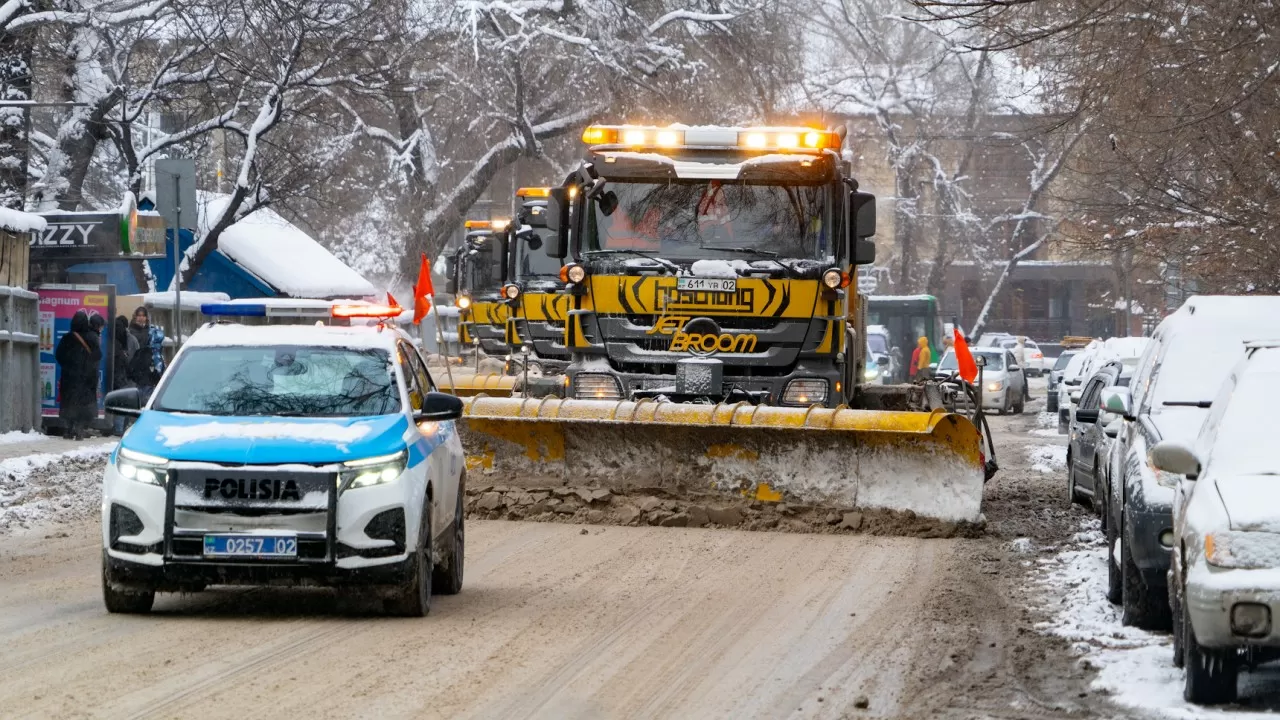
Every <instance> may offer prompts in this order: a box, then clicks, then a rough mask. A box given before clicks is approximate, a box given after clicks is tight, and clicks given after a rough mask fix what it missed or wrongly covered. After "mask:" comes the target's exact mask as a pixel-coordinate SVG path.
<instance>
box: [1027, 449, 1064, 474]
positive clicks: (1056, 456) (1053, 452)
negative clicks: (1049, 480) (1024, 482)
mask: <svg viewBox="0 0 1280 720" xmlns="http://www.w3.org/2000/svg"><path fill="white" fill-rule="evenodd" d="M1027 455H1028V456H1029V460H1030V461H1031V469H1032V470H1037V471H1039V472H1042V473H1044V474H1046V475H1052V474H1054V473H1060V472H1062V471H1064V470H1066V469H1067V447H1066V446H1065V445H1038V446H1036V447H1033V448H1031V449H1030V450H1028V451H1027Z"/></svg>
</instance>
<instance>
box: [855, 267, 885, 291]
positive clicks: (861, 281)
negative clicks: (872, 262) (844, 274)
mask: <svg viewBox="0 0 1280 720" xmlns="http://www.w3.org/2000/svg"><path fill="white" fill-rule="evenodd" d="M879 286H880V283H879V282H877V281H876V276H875V275H873V274H872V273H871V266H869V265H861V266H859V267H858V294H860V295H873V294H875V291H876V288H877V287H879Z"/></svg>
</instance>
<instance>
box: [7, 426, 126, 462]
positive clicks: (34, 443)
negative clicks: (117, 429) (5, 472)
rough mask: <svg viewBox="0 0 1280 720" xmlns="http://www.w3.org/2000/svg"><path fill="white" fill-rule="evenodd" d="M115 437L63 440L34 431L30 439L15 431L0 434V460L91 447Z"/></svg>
mask: <svg viewBox="0 0 1280 720" xmlns="http://www.w3.org/2000/svg"><path fill="white" fill-rule="evenodd" d="M116 439H117V438H114V437H93V438H89V439H88V440H80V441H76V440H65V439H63V438H61V437H58V436H56V435H40V434H36V433H31V434H30V439H28V438H27V437H26V436H23V437H21V439H17V435H16V433H5V434H0V461H3V460H8V459H10V458H16V457H25V456H27V455H37V454H40V453H51V454H57V455H60V454H62V453H65V452H69V451H71V450H79V449H82V448H91V447H96V446H99V445H104V444H106V443H111V442H115V441H116Z"/></svg>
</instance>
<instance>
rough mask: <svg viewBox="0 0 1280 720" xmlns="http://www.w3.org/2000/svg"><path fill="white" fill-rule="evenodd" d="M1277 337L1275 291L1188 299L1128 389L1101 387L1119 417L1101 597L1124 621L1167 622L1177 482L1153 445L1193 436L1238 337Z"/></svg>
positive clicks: (1240, 344) (1279, 316)
mask: <svg viewBox="0 0 1280 720" xmlns="http://www.w3.org/2000/svg"><path fill="white" fill-rule="evenodd" d="M1275 337H1280V297H1276V296H1260V295H1252V296H1234V297H1233V296H1195V297H1192V298H1190V299H1189V300H1187V301H1186V303H1184V304H1183V305H1182V307H1180V308H1178V309H1177V310H1176V311H1174V312H1173V313H1171V314H1170V315H1169V316H1168V317H1166V318H1165V319H1164V320H1162V321H1161V322H1160V325H1159V326H1158V327H1157V328H1156V330H1155V333H1154V334H1153V336H1152V338H1151V341H1150V344H1149V345H1148V346H1147V349H1146V352H1145V353H1144V354H1143V355H1142V358H1141V359H1140V360H1139V361H1138V365H1137V370H1136V371H1135V372H1134V375H1133V379H1132V381H1130V386H1129V387H1128V388H1122V387H1114V388H1110V389H1108V390H1106V391H1105V392H1104V395H1103V400H1102V406H1103V408H1104V409H1106V410H1108V411H1110V412H1114V413H1116V414H1118V415H1121V416H1123V418H1124V423H1123V428H1122V429H1121V431H1120V433H1119V435H1118V436H1117V437H1116V440H1115V443H1116V445H1115V448H1113V450H1112V452H1111V468H1110V477H1111V483H1110V488H1109V493H1110V494H1109V496H1108V498H1107V501H1106V506H1107V512H1108V513H1109V515H1108V517H1107V519H1106V521H1105V523H1104V525H1105V526H1106V532H1107V544H1108V546H1109V547H1110V548H1111V552H1109V553H1107V557H1108V566H1109V570H1108V595H1109V596H1110V597H1113V598H1115V597H1118V598H1120V601H1121V606H1122V608H1123V616H1122V620H1123V622H1124V624H1126V625H1135V626H1137V627H1140V628H1144V629H1156V630H1160V629H1166V628H1168V627H1169V626H1170V623H1171V618H1170V613H1169V609H1170V608H1169V602H1168V592H1167V589H1168V578H1167V575H1166V574H1167V573H1168V570H1169V551H1170V549H1171V548H1173V547H1174V546H1175V544H1176V543H1175V537H1174V532H1173V515H1172V513H1173V502H1174V493H1175V492H1176V489H1177V486H1178V479H1177V477H1176V476H1174V475H1171V474H1169V473H1167V472H1163V471H1161V470H1159V469H1157V468H1156V467H1155V466H1154V465H1153V464H1152V462H1151V457H1150V451H1151V449H1152V448H1154V447H1155V446H1156V445H1157V444H1158V443H1160V442H1163V441H1166V440H1171V441H1180V442H1190V441H1191V440H1192V439H1193V438H1195V437H1196V436H1197V434H1198V433H1199V432H1200V426H1201V425H1202V424H1203V423H1204V421H1205V417H1206V415H1207V414H1208V408H1209V403H1210V401H1212V400H1213V398H1214V397H1215V396H1216V395H1217V394H1218V390H1219V389H1220V388H1221V387H1222V383H1223V381H1224V380H1225V379H1226V377H1227V375H1228V374H1230V372H1231V370H1232V368H1233V367H1235V365H1236V363H1237V362H1238V361H1239V360H1240V358H1242V357H1243V356H1244V352H1245V349H1244V348H1245V346H1244V343H1245V342H1246V341H1248V340H1250V339H1258V338H1275Z"/></svg>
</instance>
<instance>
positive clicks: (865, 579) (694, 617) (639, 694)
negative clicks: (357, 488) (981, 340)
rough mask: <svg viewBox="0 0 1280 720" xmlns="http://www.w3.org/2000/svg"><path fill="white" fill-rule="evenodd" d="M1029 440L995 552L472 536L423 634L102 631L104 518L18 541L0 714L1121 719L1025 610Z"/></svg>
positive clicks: (272, 600) (221, 592)
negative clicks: (460, 581) (450, 588)
mask: <svg viewBox="0 0 1280 720" xmlns="http://www.w3.org/2000/svg"><path fill="white" fill-rule="evenodd" d="M1034 422H1035V419H1034V417H1033V416H1030V415H1027V416H1022V417H1014V418H997V419H994V424H995V426H996V427H997V432H999V433H1000V436H1001V439H1007V440H1008V441H1009V442H1010V443H1013V444H1011V445H1006V447H1007V448H1008V449H1007V450H1006V451H1005V452H1004V454H1003V455H1002V456H1001V462H1002V464H1003V465H1004V468H1003V470H1002V472H1001V476H1000V477H999V478H998V479H997V480H996V481H994V482H993V483H992V486H991V487H992V490H993V492H992V498H993V501H992V502H991V503H990V505H989V508H988V513H989V515H990V516H991V518H992V528H991V530H992V532H991V534H990V535H989V536H988V537H983V538H980V539H973V540H966V539H946V540H942V539H921V538H902V537H894V538H887V537H872V536H866V535H803V534H789V533H773V532H740V531H730V530H709V529H692V528H656V527H616V526H610V527H597V526H578V525H566V524H540V523H523V522H502V521H489V522H486V521H472V522H471V523H470V524H469V526H468V544H467V578H466V586H465V588H464V589H463V592H462V593H461V594H460V595H458V596H456V597H437V598H436V600H435V606H434V607H433V610H432V613H431V615H430V616H429V617H427V618H425V619H421V620H407V619H391V618H386V617H383V616H381V614H380V605H378V604H377V603H373V602H370V601H367V600H365V599H362V598H359V597H352V596H344V595H341V594H338V593H335V592H332V591H327V590H290V589H253V590H248V589H225V588H224V589H214V590H211V591H209V592H207V593H202V594H199V595H186V596H178V595H162V596H160V598H159V599H158V600H157V604H156V609H155V612H154V613H153V614H152V615H150V616H138V617H133V616H120V615H108V614H107V613H106V612H105V610H104V609H103V607H102V601H101V596H100V590H99V582H100V580H99V553H100V542H99V539H98V535H97V533H98V522H97V520H96V518H95V517H93V516H92V515H85V516H83V517H81V518H80V519H79V520H78V521H77V522H75V523H72V524H70V525H68V524H61V525H57V526H51V527H50V528H48V529H47V530H45V531H43V532H41V531H40V530H38V529H36V530H29V531H25V532H22V533H14V534H12V535H9V536H7V537H4V538H2V539H3V542H0V671H3V673H4V677H5V682H4V683H0V709H3V711H0V715H8V714H9V711H10V710H11V709H16V710H17V712H16V714H17V715H19V716H40V717H66V716H77V717H79V716H90V717H105V718H133V717H149V716H155V717H194V716H199V717H202V718H204V717H208V718H218V717H226V718H236V719H237V720H242V719H243V718H245V717H264V716H278V717H308V718H329V717H334V718H337V717H357V716H360V717H378V718H400V717H406V718H407V717H414V718H423V717H426V718H435V717H442V718H443V717H449V718H453V717H473V718H490V717H502V718H507V717H513V718H524V717H545V718H603V717H628V718H645V717H655V718H656V717H699V718H701V717H724V718H741V717H799V718H846V717H854V718H856V717H898V718H923V717H930V718H955V719H956V720H959V719H961V718H965V719H967V718H975V717H978V718H986V717H998V718H1029V719H1031V718H1045V717H1064V716H1065V717H1115V716H1118V713H1117V712H1116V711H1115V710H1114V709H1113V708H1112V706H1111V705H1110V704H1109V702H1108V701H1107V700H1106V698H1105V696H1103V695H1101V694H1097V693H1092V692H1090V691H1089V689H1088V685H1089V682H1090V681H1091V679H1092V675H1091V673H1090V672H1089V671H1088V670H1087V669H1083V668H1082V667H1081V666H1080V665H1079V664H1078V663H1077V657H1076V656H1075V655H1074V654H1072V653H1071V652H1070V650H1069V646H1068V643H1067V641H1066V640H1063V639H1061V638H1058V637H1055V636H1052V635H1046V634H1041V633H1037V632H1035V630H1034V626H1035V623H1037V622H1040V621H1043V619H1044V616H1042V615H1039V614H1035V613H1031V612H1028V610H1027V607H1028V604H1029V603H1030V602H1031V593H1032V588H1031V586H1030V584H1029V583H1028V582H1027V579H1026V576H1025V573H1026V572H1028V569H1029V568H1030V565H1031V563H1030V561H1029V560H1027V559H1026V558H1027V556H1026V555H1025V554H1024V553H1026V552H1027V551H1028V548H1030V547H1034V546H1036V545H1038V544H1043V543H1044V542H1045V540H1044V538H1043V537H1038V536H1036V537H1033V538H1032V539H1029V540H1026V541H1025V542H1022V543H1014V542H1011V540H1013V539H1014V538H1015V537H1019V536H1021V535H1026V534H1030V535H1033V536H1034V533H1036V532H1039V533H1042V534H1044V535H1046V536H1047V535H1051V534H1053V533H1057V532H1059V530H1060V529H1062V528H1066V527H1067V525H1066V524H1065V521H1063V520H1062V518H1067V517H1069V516H1070V515H1069V512H1068V511H1067V510H1066V508H1065V503H1063V502H1059V500H1060V497H1050V495H1051V494H1052V493H1053V492H1054V491H1055V490H1056V489H1057V486H1056V484H1055V483H1051V482H1050V481H1049V479H1048V476H1046V475H1044V474H1042V473H1040V472H1037V471H1035V470H1033V469H1032V468H1031V467H1030V462H1029V461H1028V460H1027V455H1028V453H1027V452H1026V450H1027V448H1024V447H1021V446H1017V444H1016V443H1017V440H1016V438H1017V437H1027V435H1026V433H1027V430H1029V429H1030V426H1031V425H1033V424H1034ZM1014 428H1016V431H1014ZM1027 440H1028V444H1027V447H1028V448H1029V447H1030V446H1031V445H1032V444H1033V443H1030V438H1029V437H1027ZM1036 442H1037V443H1038V444H1040V445H1043V444H1044V442H1045V441H1044V439H1043V438H1040V439H1037V441H1036ZM1051 505H1052V506H1053V508H1054V509H1052V510H1051V511H1047V510H1046V508H1049V507H1050V506H1051ZM1033 516H1034V517H1033ZM1033 531H1034V532H1033Z"/></svg>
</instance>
